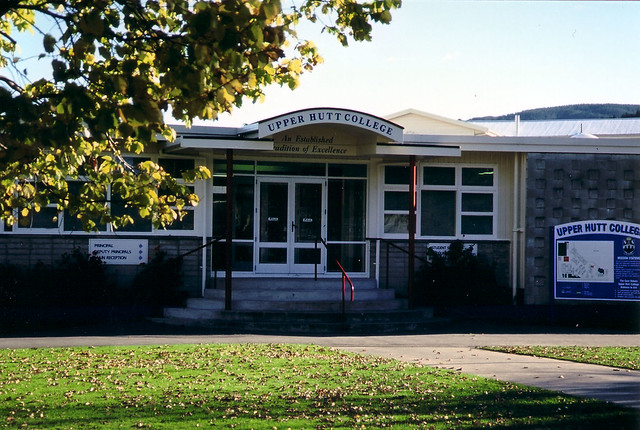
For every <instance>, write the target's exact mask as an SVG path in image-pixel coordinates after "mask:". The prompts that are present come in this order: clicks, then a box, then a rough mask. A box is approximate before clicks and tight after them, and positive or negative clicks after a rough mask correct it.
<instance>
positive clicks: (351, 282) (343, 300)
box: [315, 237, 356, 315]
mask: <svg viewBox="0 0 640 430" xmlns="http://www.w3.org/2000/svg"><path fill="white" fill-rule="evenodd" d="M318 241H319V242H320V243H322V244H323V245H324V247H325V249H327V250H329V246H328V245H327V241H326V240H324V239H323V238H321V237H319V238H317V239H316V241H315V249H318ZM336 264H337V265H338V267H339V268H340V271H341V272H342V314H343V315H344V313H345V306H346V303H345V302H346V300H345V297H344V296H345V290H346V283H347V282H348V283H349V285H350V286H351V301H352V302H353V301H354V300H355V290H356V289H355V287H354V286H353V281H351V278H350V277H349V275H347V272H346V271H345V270H344V267H342V264H340V261H338V259H336ZM315 280H316V281H317V280H318V263H317V262H316V268H315Z"/></svg>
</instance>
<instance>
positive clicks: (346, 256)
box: [327, 244, 366, 294]
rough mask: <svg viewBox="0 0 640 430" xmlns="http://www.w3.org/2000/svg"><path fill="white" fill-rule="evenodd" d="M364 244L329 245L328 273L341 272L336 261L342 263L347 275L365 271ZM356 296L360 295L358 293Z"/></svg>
mask: <svg viewBox="0 0 640 430" xmlns="http://www.w3.org/2000/svg"><path fill="white" fill-rule="evenodd" d="M365 250H366V247H365V245H364V244H343V245H329V246H328V249H327V271H329V272H339V271H340V268H338V265H337V264H336V260H338V261H340V264H342V267H343V268H344V270H345V272H347V274H349V273H353V272H364V271H365ZM356 294H358V293H357V292H356Z"/></svg>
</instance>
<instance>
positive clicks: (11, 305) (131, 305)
mask: <svg viewBox="0 0 640 430" xmlns="http://www.w3.org/2000/svg"><path fill="white" fill-rule="evenodd" d="M110 272H111V271H109V270H107V266H106V265H105V264H104V263H103V262H102V261H101V260H100V259H99V258H96V257H95V256H91V255H86V254H84V253H82V252H81V251H80V250H74V251H73V253H71V254H64V255H63V256H62V258H61V259H60V260H59V261H58V262H56V264H53V265H45V264H43V263H38V264H36V265H34V266H33V267H29V268H23V267H20V266H16V265H12V264H6V263H0V273H2V274H3V276H2V277H0V331H3V330H5V331H6V330H8V329H16V328H25V327H37V326H40V325H41V326H48V325H52V324H53V325H56V324H61V325H69V324H77V323H83V322H85V323H86V322H105V321H113V320H114V319H115V320H122V319H131V320H133V319H141V318H144V317H147V316H153V315H158V314H159V313H160V312H161V309H162V307H164V306H171V305H181V304H182V303H183V302H184V299H185V298H186V297H185V296H186V294H185V293H184V292H183V291H181V289H180V287H181V286H182V279H183V275H182V260H181V259H177V258H167V256H166V253H164V252H163V251H159V252H158V253H156V255H155V257H154V258H153V259H152V260H151V261H150V262H149V263H148V264H143V265H141V268H140V270H139V272H138V273H137V275H136V276H135V277H134V278H133V281H131V282H130V283H127V284H126V285H119V284H118V283H117V282H116V281H115V277H113V276H112V275H111V274H110Z"/></svg>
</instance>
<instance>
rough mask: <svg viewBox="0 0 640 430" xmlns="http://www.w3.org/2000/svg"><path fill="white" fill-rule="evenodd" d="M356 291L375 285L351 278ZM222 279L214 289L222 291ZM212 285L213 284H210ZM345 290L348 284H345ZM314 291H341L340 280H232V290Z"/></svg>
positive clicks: (366, 279) (338, 278) (367, 280)
mask: <svg viewBox="0 0 640 430" xmlns="http://www.w3.org/2000/svg"><path fill="white" fill-rule="evenodd" d="M351 281H352V282H353V285H354V288H355V290H356V291H361V290H372V289H377V283H376V280H375V279H370V278H351ZM224 282H225V281H224V279H218V280H217V285H216V289H219V290H224V287H225V283H224ZM212 284H213V282H212ZM346 285H347V288H349V284H348V283H347V284H346ZM301 287H303V288H306V289H310V288H313V289H315V290H320V289H328V290H341V289H342V278H340V277H335V278H318V279H317V280H315V279H313V278H267V277H260V278H233V290H234V291H236V290H244V289H250V290H256V289H259V290H267V289H277V290H281V289H299V288H301Z"/></svg>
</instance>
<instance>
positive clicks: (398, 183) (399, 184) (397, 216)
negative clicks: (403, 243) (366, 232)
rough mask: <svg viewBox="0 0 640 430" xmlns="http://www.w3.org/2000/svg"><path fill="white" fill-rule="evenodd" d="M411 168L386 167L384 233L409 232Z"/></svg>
mask: <svg viewBox="0 0 640 430" xmlns="http://www.w3.org/2000/svg"><path fill="white" fill-rule="evenodd" d="M409 176H410V175H409V167H408V166H385V167H384V195H383V199H384V206H383V207H384V233H385V234H398V233H400V234H402V233H405V234H406V233H408V232H409V197H410V196H409Z"/></svg>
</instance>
